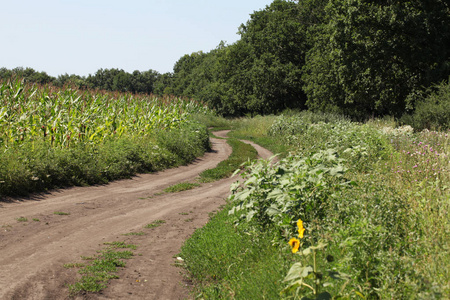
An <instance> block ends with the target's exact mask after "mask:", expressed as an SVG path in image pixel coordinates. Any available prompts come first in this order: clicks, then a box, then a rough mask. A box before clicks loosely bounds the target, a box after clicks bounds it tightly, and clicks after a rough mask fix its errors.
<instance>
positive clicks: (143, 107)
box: [0, 80, 208, 149]
mask: <svg viewBox="0 0 450 300" xmlns="http://www.w3.org/2000/svg"><path fill="white" fill-rule="evenodd" d="M206 111H208V108H207V107H206V106H204V105H202V104H200V103H198V102H195V101H192V100H185V99H180V98H174V97H172V98H169V97H166V98H158V97H156V96H141V95H132V94H124V93H112V92H99V91H89V90H87V91H79V90H76V89H71V88H66V89H56V88H54V87H51V86H32V85H25V84H23V82H21V81H20V80H12V81H10V82H0V149H1V148H3V149H5V148H8V147H11V146H13V145H20V144H23V143H27V142H34V141H38V140H41V141H45V142H46V143H49V144H50V145H51V146H52V147H70V145H72V144H74V143H80V142H84V143H98V142H101V141H103V140H105V139H108V138H114V137H121V136H123V135H129V136H138V135H151V134H152V132H154V131H155V130H157V129H173V128H177V127H179V126H181V125H182V124H183V123H184V122H186V121H187V118H188V115H189V114H191V113H198V112H206Z"/></svg>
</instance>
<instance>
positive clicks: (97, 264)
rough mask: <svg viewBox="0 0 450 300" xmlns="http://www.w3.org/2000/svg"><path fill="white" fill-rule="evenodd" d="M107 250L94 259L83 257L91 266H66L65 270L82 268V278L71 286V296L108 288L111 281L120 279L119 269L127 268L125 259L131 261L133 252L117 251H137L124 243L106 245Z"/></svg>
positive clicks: (133, 246) (80, 264) (80, 271)
mask: <svg viewBox="0 0 450 300" xmlns="http://www.w3.org/2000/svg"><path fill="white" fill-rule="evenodd" d="M105 245H108V247H107V248H105V249H103V250H102V251H101V253H100V254H99V255H97V256H94V257H82V258H83V259H85V260H86V259H88V260H89V264H87V265H86V264H82V263H71V264H65V265H64V267H65V268H80V267H81V269H80V270H79V271H78V273H80V274H82V276H81V278H80V279H79V280H78V281H77V282H76V283H74V284H69V292H70V295H71V296H75V295H77V294H79V293H81V292H83V291H84V292H92V293H97V292H100V291H101V290H103V289H104V288H106V286H107V284H108V282H109V280H110V279H115V278H118V276H117V274H116V272H117V268H119V267H122V268H123V267H125V265H126V263H125V261H123V260H124V259H130V258H131V257H132V256H133V252H132V251H129V250H124V251H118V250H116V249H123V248H129V249H132V250H135V249H136V246H135V245H127V244H125V243H124V242H111V243H105Z"/></svg>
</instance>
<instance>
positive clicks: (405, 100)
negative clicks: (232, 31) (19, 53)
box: [0, 0, 450, 119]
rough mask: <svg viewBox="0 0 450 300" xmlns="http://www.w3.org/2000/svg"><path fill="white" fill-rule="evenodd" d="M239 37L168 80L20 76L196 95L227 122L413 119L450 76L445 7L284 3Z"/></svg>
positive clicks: (185, 63)
mask: <svg viewBox="0 0 450 300" xmlns="http://www.w3.org/2000/svg"><path fill="white" fill-rule="evenodd" d="M238 33H239V35H240V39H239V40H238V41H237V42H235V43H233V44H230V45H227V44H225V42H221V43H220V44H219V45H218V46H217V47H216V48H215V49H213V50H211V51H209V52H203V51H199V52H195V53H191V54H186V55H184V56H183V57H181V58H180V59H179V60H178V61H177V62H176V63H175V65H174V69H173V72H170V73H165V74H159V73H158V72H156V71H153V70H149V71H145V72H140V71H134V72H133V73H127V72H125V71H123V70H119V69H100V70H98V71H97V72H96V73H95V74H94V75H89V76H87V77H80V76H77V75H67V74H65V75H61V76H58V78H53V77H51V76H48V75H47V74H46V73H44V72H33V70H32V69H31V70H30V69H29V68H27V69H20V68H19V69H20V70H16V72H17V71H20V72H22V73H23V77H24V78H29V80H30V81H33V82H38V83H47V82H51V83H53V84H56V85H65V84H69V83H70V84H75V85H76V86H78V87H80V88H98V89H105V90H117V91H129V92H133V93H155V94H174V95H177V96H187V97H192V98H195V99H197V100H201V101H204V102H206V103H208V104H209V105H210V106H211V107H213V108H215V109H216V110H217V111H218V112H219V113H221V114H222V115H225V116H239V115H245V114H269V113H277V112H280V111H282V110H284V109H286V108H293V109H311V110H319V111H331V112H337V113H342V114H346V115H349V116H351V117H353V118H356V119H358V118H366V117H369V116H383V115H394V116H397V117H399V116H401V115H403V114H405V113H410V112H413V111H414V109H415V107H416V106H417V105H418V103H421V102H423V101H424V99H425V97H426V96H427V95H428V94H430V93H432V92H433V88H434V87H435V86H436V85H437V84H440V83H441V82H443V81H445V80H448V79H449V76H450V47H449V45H450V7H449V4H448V2H447V1H445V0H424V1H418V0H413V1H390V0H389V1H388V0H383V1H371V0H333V1H328V0H297V1H286V0H274V1H273V2H272V3H271V4H270V5H268V6H266V8H265V9H262V10H260V11H255V12H254V13H253V14H251V15H250V19H249V20H248V21H247V22H246V23H245V24H242V25H241V26H240V27H239V32H238ZM12 71H13V70H6V69H0V77H5V74H6V73H8V72H12ZM6 77H7V75H6ZM434 89H435V88H434Z"/></svg>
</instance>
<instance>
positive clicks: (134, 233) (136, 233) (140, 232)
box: [123, 231, 145, 236]
mask: <svg viewBox="0 0 450 300" xmlns="http://www.w3.org/2000/svg"><path fill="white" fill-rule="evenodd" d="M123 235H126V236H129V235H145V232H142V231H139V232H128V233H124V234H123Z"/></svg>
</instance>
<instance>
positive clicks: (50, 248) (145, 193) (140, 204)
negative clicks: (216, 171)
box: [0, 132, 271, 299]
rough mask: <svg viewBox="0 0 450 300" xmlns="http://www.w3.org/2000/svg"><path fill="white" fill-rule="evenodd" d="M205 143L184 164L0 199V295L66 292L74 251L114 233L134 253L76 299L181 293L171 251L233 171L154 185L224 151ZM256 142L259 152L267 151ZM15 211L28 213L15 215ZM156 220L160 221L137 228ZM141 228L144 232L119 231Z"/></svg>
mask: <svg viewBox="0 0 450 300" xmlns="http://www.w3.org/2000/svg"><path fill="white" fill-rule="evenodd" d="M225 134H226V132H218V133H217V135H218V136H224V135H225ZM212 145H213V150H214V151H213V152H210V153H207V154H205V155H204V156H203V157H202V158H199V159H197V160H196V161H195V162H194V163H193V164H190V165H189V166H182V167H179V168H176V169H170V170H166V171H163V172H159V173H155V174H145V175H139V176H136V177H134V178H133V179H130V180H121V181H116V182H113V183H110V184H108V185H102V186H94V187H76V188H70V189H65V190H60V191H54V192H51V193H49V194H45V195H40V196H35V197H32V198H30V199H17V200H16V201H13V202H11V203H1V204H0V299H68V288H67V284H69V283H74V282H75V280H76V278H77V277H80V275H79V274H77V269H67V268H64V267H63V265H64V264H67V263H76V262H82V260H81V259H80V256H92V255H95V254H96V251H98V250H101V249H103V248H104V247H105V246H104V243H105V242H114V241H124V242H126V243H130V244H135V245H137V247H138V248H137V250H136V251H135V256H134V257H133V258H132V259H130V260H127V261H126V263H127V266H126V268H124V269H122V270H120V271H119V273H118V276H119V277H120V278H119V279H114V280H111V281H110V284H109V286H108V288H106V289H105V290H103V291H102V292H101V293H100V294H94V295H92V294H91V295H89V294H88V295H81V296H79V297H78V299H184V298H185V297H187V296H188V293H189V287H188V286H187V284H186V283H185V282H183V276H182V275H181V273H180V271H181V270H180V269H179V268H177V267H175V266H174V263H175V261H176V259H175V258H174V256H176V254H177V253H178V252H179V250H180V247H181V245H182V244H183V242H184V241H185V240H186V239H187V238H188V237H189V236H190V235H191V234H192V233H193V232H194V231H195V229H197V228H200V227H202V226H203V225H204V224H205V223H206V222H207V221H208V218H209V217H208V215H209V213H210V212H213V211H215V210H217V209H218V208H219V207H220V205H222V204H224V203H225V200H224V199H225V198H226V197H227V195H228V194H229V187H230V184H231V183H232V182H233V181H235V180H236V179H233V178H231V179H224V180H220V181H217V182H214V183H209V184H203V185H202V186H200V187H198V188H196V189H193V190H189V191H185V192H180V193H175V194H158V193H161V192H162V191H163V189H164V188H166V187H168V186H171V185H173V184H175V183H179V182H184V181H192V180H193V179H194V178H195V177H196V176H197V175H198V174H199V173H200V172H202V171H203V170H206V169H209V168H213V167H215V166H216V165H217V164H218V163H219V162H220V161H222V160H224V159H226V158H227V157H228V156H229V154H230V153H231V149H230V147H229V146H228V144H227V143H226V141H225V140H222V139H212ZM257 150H259V151H260V155H261V156H262V157H264V158H268V157H269V156H270V155H271V153H270V152H268V151H265V150H264V149H261V148H259V147H258V149H257ZM55 212H65V213H70V215H56V214H54V213H55ZM20 217H24V218H27V221H22V222H19V221H18V220H17V219H18V218H20ZM33 219H34V220H33ZM156 220H164V221H165V223H164V224H162V225H161V226H159V227H157V228H144V226H145V225H147V224H149V223H152V222H153V221H156ZM141 231H143V232H145V235H142V236H124V234H126V233H129V232H141Z"/></svg>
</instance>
